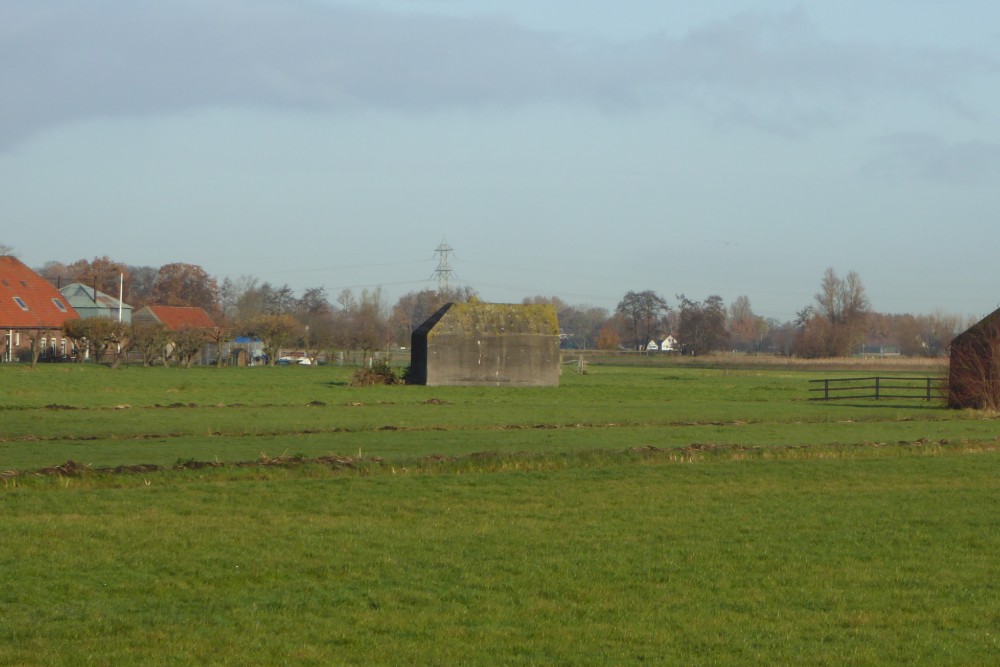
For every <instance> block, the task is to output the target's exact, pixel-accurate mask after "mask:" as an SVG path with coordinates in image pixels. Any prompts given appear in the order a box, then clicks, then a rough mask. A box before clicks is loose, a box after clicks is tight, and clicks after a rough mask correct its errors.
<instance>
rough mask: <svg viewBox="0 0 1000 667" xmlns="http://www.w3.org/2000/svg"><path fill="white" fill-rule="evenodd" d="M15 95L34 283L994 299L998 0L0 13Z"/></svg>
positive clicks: (18, 225)
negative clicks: (114, 268)
mask: <svg viewBox="0 0 1000 667" xmlns="http://www.w3.org/2000/svg"><path fill="white" fill-rule="evenodd" d="M0 91H2V92H0V220H2V223H0V224H2V226H0V243H3V244H6V245H9V246H13V247H14V249H15V250H16V251H17V253H18V254H19V256H20V257H21V259H22V260H24V261H25V262H26V263H28V264H29V265H30V266H40V265H41V264H43V263H45V262H46V261H49V260H58V261H64V262H70V261H74V260H76V259H80V258H87V259H92V258H93V257H95V256H103V255H108V256H110V257H112V258H113V259H117V260H121V261H123V262H126V263H128V264H135V265H151V266H160V265H162V264H166V263H169V262H188V263H193V264H199V265H201V266H202V267H204V268H205V270H206V271H208V272H209V273H210V274H212V275H214V276H216V277H218V278H219V280H220V282H221V280H222V279H223V278H225V277H226V276H229V277H233V278H236V277H238V276H240V275H243V274H247V275H254V276H257V277H259V278H260V279H261V280H267V281H270V282H272V283H275V284H279V285H280V284H285V283H287V284H289V285H291V286H292V287H293V288H295V289H296V290H301V289H304V288H307V287H315V286H323V287H326V288H327V290H328V292H329V294H330V297H331V300H332V299H333V297H335V296H336V294H337V293H338V292H339V291H340V290H341V289H343V288H356V289H360V288H362V287H369V288H371V287H377V286H382V287H383V288H384V289H385V291H386V293H387V295H388V296H389V297H390V300H391V301H395V299H396V298H397V297H398V296H399V295H401V294H403V293H405V292H408V291H412V290H418V289H422V288H424V287H433V286H434V285H436V283H435V282H434V281H433V280H432V279H431V278H432V277H433V274H434V270H435V268H436V260H435V258H434V248H435V247H436V246H437V245H438V244H439V243H440V242H441V241H442V240H443V239H446V240H447V242H448V244H449V245H450V246H451V247H452V248H454V251H455V252H454V254H453V255H452V257H451V266H452V268H453V269H454V271H455V277H454V281H455V282H456V283H457V284H461V285H470V286H472V287H473V288H475V289H477V290H478V291H479V293H480V294H481V295H482V297H483V298H484V299H486V300H492V301H520V300H521V299H522V298H523V297H525V296H530V295H535V294H543V295H556V296H559V297H560V298H562V299H563V300H565V301H568V302H570V303H575V304H590V305H597V306H605V307H609V308H613V307H614V305H615V304H616V303H617V302H618V300H619V299H620V298H621V296H622V295H623V294H624V293H625V292H626V291H628V290H637V291H638V290H645V289H652V290H655V291H657V292H659V293H660V294H662V295H663V296H664V297H666V299H667V301H668V302H669V303H670V304H674V301H675V299H674V295H676V294H678V293H683V294H685V295H687V296H688V297H689V298H693V299H698V300H700V299H703V298H705V297H707V296H709V295H711V294H719V295H721V296H722V297H723V298H724V299H725V301H726V302H727V303H730V302H731V301H732V300H733V299H734V298H735V297H737V296H739V295H742V294H745V295H747V296H748V297H749V298H750V301H751V304H752V305H753V307H754V310H755V311H756V312H757V313H758V314H761V315H764V316H765V317H775V318H778V319H780V320H787V319H791V318H792V317H794V314H795V311H796V310H798V309H800V308H802V307H803V306H805V305H808V304H810V303H811V302H812V301H813V295H814V294H815V293H816V292H817V290H818V288H819V283H820V280H821V278H822V275H823V272H824V270H825V269H826V268H827V267H833V268H834V269H835V270H836V271H837V272H838V273H840V274H841V275H843V274H846V273H847V272H848V271H851V270H854V271H857V272H858V273H859V275H860V276H861V280H862V282H863V283H864V285H865V287H866V288H867V291H868V295H869V297H870V298H871V301H872V305H873V307H874V308H875V309H876V310H878V311H881V312H889V313H902V312H914V313H930V312H933V311H935V310H939V309H940V310H943V311H945V312H948V313H954V314H960V315H983V314H986V313H988V312H990V311H992V310H993V309H995V308H997V307H998V305H1000V261H998V259H997V257H998V249H1000V3H997V2H996V1H995V0H990V1H987V0H963V1H962V2H953V3H945V2H940V0H838V1H837V2H829V1H824V2H818V1H816V2H783V1H777V0H755V1H752V2H751V1H750V0H743V1H739V0H703V1H701V2H670V1H668V0H621V1H620V2H615V3H610V2H606V1H603V0H602V1H598V0H544V1H541V0H505V1H503V2H501V1H499V0H496V1H493V0H480V1H471V0H466V1H461V0H393V1H390V0H364V1H362V0H356V1H355V2H337V1H334V0H322V1H321V0H212V2H205V1H204V0H148V1H147V0H127V1H115V0H91V1H88V2H79V1H78V0H0Z"/></svg>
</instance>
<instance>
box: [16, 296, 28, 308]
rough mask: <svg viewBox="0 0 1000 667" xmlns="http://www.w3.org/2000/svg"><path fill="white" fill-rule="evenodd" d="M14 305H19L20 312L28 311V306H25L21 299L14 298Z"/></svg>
mask: <svg viewBox="0 0 1000 667" xmlns="http://www.w3.org/2000/svg"><path fill="white" fill-rule="evenodd" d="M14 303H16V304H17V305H19V306H20V307H21V310H28V304H26V303H25V302H24V299H22V298H21V297H19V296H15V297H14Z"/></svg>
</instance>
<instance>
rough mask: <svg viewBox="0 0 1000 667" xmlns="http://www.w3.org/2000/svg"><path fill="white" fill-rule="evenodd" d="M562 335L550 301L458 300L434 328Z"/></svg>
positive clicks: (436, 331) (458, 331)
mask: <svg viewBox="0 0 1000 667" xmlns="http://www.w3.org/2000/svg"><path fill="white" fill-rule="evenodd" d="M469 333H476V334H480V335H487V336H489V335H493V336H497V335H503V334H543V335H547V336H558V335H559V319H558V317H557V316H556V309H555V307H553V306H551V305H549V304H527V305H526V304H514V303H482V302H471V301H470V302H469V303H454V304H451V306H450V307H449V308H448V312H447V313H446V314H445V315H444V317H442V318H441V320H440V321H439V322H438V323H437V325H436V326H435V327H434V328H433V329H432V330H431V332H430V335H435V334H469Z"/></svg>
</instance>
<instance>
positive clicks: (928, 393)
mask: <svg viewBox="0 0 1000 667" xmlns="http://www.w3.org/2000/svg"><path fill="white" fill-rule="evenodd" d="M927 400H928V401H929V400H931V379H930V378H927Z"/></svg>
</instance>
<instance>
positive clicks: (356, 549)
mask: <svg viewBox="0 0 1000 667" xmlns="http://www.w3.org/2000/svg"><path fill="white" fill-rule="evenodd" d="M996 472H997V459H996V455H995V454H969V453H964V454H956V455H944V456H903V457H891V458H872V459H857V458H846V459H838V458H830V459H811V460H794V459H793V460H743V461H735V460H729V461H727V460H720V461H716V462H714V463H711V464H710V465H673V466H671V465H667V466H663V465H656V466H646V465H621V464H614V465H603V466H595V467H581V468H567V469H555V470H544V471H528V472H523V471H509V472H503V473H499V474H497V473H490V474H458V475H418V476H407V475H379V476H374V477H358V476H347V477H338V478H332V479H331V478H326V479H303V478H294V479H280V478H265V479H259V480H257V481H253V482H249V480H248V481H247V482H245V483H244V482H239V481H237V482H228V481H226V480H225V479H224V478H217V477H211V478H205V479H198V478H195V477H184V478H174V481H173V482H172V483H167V484H163V483H160V481H162V480H153V481H152V483H151V484H150V485H148V486H146V485H143V484H139V485H135V486H129V487H127V488H110V487H109V488H81V487H76V486H74V485H72V484H68V485H65V484H59V483H54V484H51V485H47V486H44V487H42V486H40V487H21V488H17V489H8V490H7V491H6V492H3V493H0V510H2V516H3V519H4V531H3V548H2V549H0V567H2V571H3V572H4V586H3V587H0V664H18V665H75V664H88V663H98V664H115V665H168V664H220V665H249V664H254V665H257V664H259V665H265V664H266V665H271V664H304V665H328V664H345V665H396V664H427V665H430V664H462V665H496V664H509V665H537V664H581V665H605V664H642V663H645V664H684V665H746V664H806V665H840V664H852V665H912V664H992V663H993V662H995V659H996V657H997V655H998V651H1000V643H998V635H997V632H998V629H1000V583H998V582H1000V578H998V576H997V574H998V571H997V564H996V563H997V561H996V554H997V553H998V550H1000V530H998V528H1000V526H998V520H997V517H996V507H997V506H998V501H1000V476H998V475H997V474H996Z"/></svg>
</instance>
